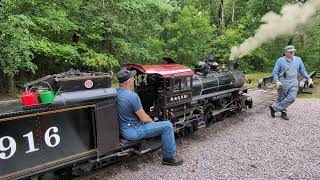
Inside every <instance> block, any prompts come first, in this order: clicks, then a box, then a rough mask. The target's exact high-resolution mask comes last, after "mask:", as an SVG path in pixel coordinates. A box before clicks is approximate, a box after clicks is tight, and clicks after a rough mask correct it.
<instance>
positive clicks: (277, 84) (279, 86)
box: [276, 81, 283, 89]
mask: <svg viewBox="0 0 320 180" xmlns="http://www.w3.org/2000/svg"><path fill="white" fill-rule="evenodd" d="M282 86H283V85H282V83H281V82H280V81H276V87H277V89H279V88H281V87H282Z"/></svg>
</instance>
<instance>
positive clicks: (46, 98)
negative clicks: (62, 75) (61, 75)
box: [39, 90, 55, 104]
mask: <svg viewBox="0 0 320 180" xmlns="http://www.w3.org/2000/svg"><path fill="white" fill-rule="evenodd" d="M39 96H40V100H41V103H43V104H49V103H52V102H53V100H54V97H55V95H54V93H53V91H48V90H46V91H42V92H40V93H39Z"/></svg>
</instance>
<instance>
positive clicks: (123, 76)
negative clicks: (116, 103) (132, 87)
mask: <svg viewBox="0 0 320 180" xmlns="http://www.w3.org/2000/svg"><path fill="white" fill-rule="evenodd" d="M136 73H137V72H136V71H135V70H133V71H129V70H128V69H127V68H122V69H121V70H120V71H119V72H118V73H117V78H118V81H119V83H123V82H126V81H127V80H128V79H129V78H132V77H134V76H135V75H136Z"/></svg>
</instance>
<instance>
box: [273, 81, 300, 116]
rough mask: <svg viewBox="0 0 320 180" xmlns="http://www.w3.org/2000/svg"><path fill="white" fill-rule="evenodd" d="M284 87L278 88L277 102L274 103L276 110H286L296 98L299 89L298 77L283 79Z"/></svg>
mask: <svg viewBox="0 0 320 180" xmlns="http://www.w3.org/2000/svg"><path fill="white" fill-rule="evenodd" d="M281 83H282V84H283V87H281V88H279V89H278V99H277V102H276V103H274V104H273V105H272V107H273V109H274V110H275V111H276V112H286V111H287V107H288V106H290V105H291V104H292V103H293V102H294V101H295V99H296V97H297V93H298V90H299V87H298V81H297V80H296V79H294V80H289V81H281Z"/></svg>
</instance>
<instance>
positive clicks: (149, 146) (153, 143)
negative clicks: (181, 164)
mask: <svg viewBox="0 0 320 180" xmlns="http://www.w3.org/2000/svg"><path fill="white" fill-rule="evenodd" d="M141 146H142V147H141V148H140V149H139V150H134V151H133V152H134V153H135V154H137V155H143V154H146V153H148V152H151V151H154V150H157V149H159V148H161V140H160V139H156V140H150V141H145V142H143V144H142V145H141Z"/></svg>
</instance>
